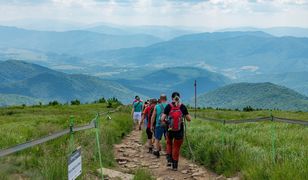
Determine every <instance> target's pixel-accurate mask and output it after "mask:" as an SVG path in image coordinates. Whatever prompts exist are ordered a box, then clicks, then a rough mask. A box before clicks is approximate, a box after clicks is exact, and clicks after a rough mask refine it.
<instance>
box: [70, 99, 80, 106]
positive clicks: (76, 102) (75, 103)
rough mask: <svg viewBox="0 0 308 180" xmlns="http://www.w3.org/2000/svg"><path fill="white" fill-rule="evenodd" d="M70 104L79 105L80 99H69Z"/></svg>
mask: <svg viewBox="0 0 308 180" xmlns="http://www.w3.org/2000/svg"><path fill="white" fill-rule="evenodd" d="M71 105H80V101H79V100H78V99H76V100H73V101H71Z"/></svg>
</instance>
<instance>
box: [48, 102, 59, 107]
mask: <svg viewBox="0 0 308 180" xmlns="http://www.w3.org/2000/svg"><path fill="white" fill-rule="evenodd" d="M48 105H49V106H57V105H61V103H59V102H58V101H50V102H49V103H48Z"/></svg>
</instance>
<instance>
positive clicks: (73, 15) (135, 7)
mask: <svg viewBox="0 0 308 180" xmlns="http://www.w3.org/2000/svg"><path fill="white" fill-rule="evenodd" d="M0 12H1V13H0V23H1V24H5V23H7V22H12V21H16V20H25V19H32V20H37V19H49V20H61V21H65V22H77V23H82V24H93V23H97V22H107V23H113V24H121V25H168V26H192V27H207V28H226V27H239V26H254V27H273V26H298V27H308V20H307V19H308V18H307V17H308V0H272V1H271V0H0Z"/></svg>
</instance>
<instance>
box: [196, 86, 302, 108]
mask: <svg viewBox="0 0 308 180" xmlns="http://www.w3.org/2000/svg"><path fill="white" fill-rule="evenodd" d="M198 105H199V106H204V107H214V108H216V107H219V108H231V109H236V108H238V109H242V108H244V107H246V106H251V107H253V108H262V109H281V110H295V111H297V110H302V111H308V97H307V96H304V95H302V94H299V93H298V92H296V91H294V90H291V89H289V88H286V87H284V86H278V85H275V84H272V83H236V84H230V85H227V86H224V87H221V88H218V89H216V90H214V91H211V92H208V93H206V94H203V95H200V96H198Z"/></svg>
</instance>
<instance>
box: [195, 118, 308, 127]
mask: <svg viewBox="0 0 308 180" xmlns="http://www.w3.org/2000/svg"><path fill="white" fill-rule="evenodd" d="M198 118H199V119H201V120H206V121H212V122H218V123H223V124H241V123H251V122H262V121H271V120H272V117H260V118H255V119H240V120H222V119H215V118H209V117H198ZM273 121H277V122H283V123H289V124H299V125H305V126H308V121H304V120H295V119H286V118H279V117H273Z"/></svg>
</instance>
